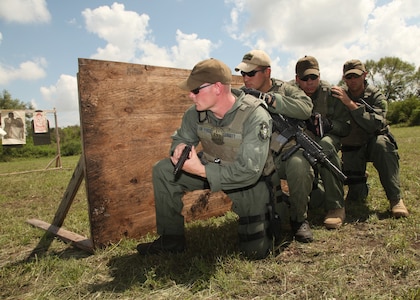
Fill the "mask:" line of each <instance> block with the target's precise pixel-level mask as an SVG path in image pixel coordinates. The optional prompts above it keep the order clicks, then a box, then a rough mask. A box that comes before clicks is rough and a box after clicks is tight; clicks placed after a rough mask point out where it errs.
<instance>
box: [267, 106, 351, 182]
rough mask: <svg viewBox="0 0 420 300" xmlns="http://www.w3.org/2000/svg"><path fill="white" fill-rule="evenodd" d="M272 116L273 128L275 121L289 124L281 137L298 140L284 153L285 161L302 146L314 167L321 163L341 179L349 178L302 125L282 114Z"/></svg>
mask: <svg viewBox="0 0 420 300" xmlns="http://www.w3.org/2000/svg"><path fill="white" fill-rule="evenodd" d="M272 118H273V128H275V127H276V126H277V125H276V124H275V123H279V122H280V123H283V125H280V126H284V125H286V126H287V129H286V130H283V131H282V132H280V135H279V137H282V138H283V139H287V140H288V141H290V140H291V139H292V138H294V139H295V141H296V145H294V146H293V147H292V148H291V149H290V150H288V151H287V152H286V153H283V154H282V156H281V160H283V161H285V160H287V159H289V158H290V157H291V156H292V155H293V154H294V153H295V152H296V151H297V150H299V149H300V148H302V149H303V150H304V151H303V156H304V157H305V158H306V160H307V161H308V162H309V163H310V164H311V166H312V167H314V166H315V165H316V164H318V163H320V164H321V165H323V166H325V167H327V168H328V169H329V170H330V171H331V172H333V174H334V175H336V176H337V177H338V179H340V180H341V181H343V182H344V181H345V180H346V179H347V176H346V175H344V173H343V172H341V170H340V169H339V168H338V167H337V166H336V165H334V164H333V163H332V162H331V161H330V160H329V159H328V156H327V154H325V153H324V151H322V147H321V145H320V144H318V143H317V142H316V141H314V140H313V139H312V138H311V137H310V136H308V135H307V134H306V133H305V132H304V131H303V130H302V129H301V128H300V127H298V126H293V125H291V124H289V122H288V121H287V120H286V119H285V118H284V116H282V115H281V114H272ZM274 120H275V121H274ZM280 128H282V127H280Z"/></svg>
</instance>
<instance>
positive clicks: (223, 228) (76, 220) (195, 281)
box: [0, 127, 420, 300]
mask: <svg viewBox="0 0 420 300" xmlns="http://www.w3.org/2000/svg"><path fill="white" fill-rule="evenodd" d="M393 133H394V134H395V136H396V137H397V139H398V142H399V145H400V156H401V161H400V163H401V186H402V192H403V195H404V202H405V203H406V205H407V207H408V208H409V210H410V214H411V215H410V217H409V218H407V219H393V218H391V217H390V214H389V211H388V210H389V203H388V202H387V201H386V198H385V194H384V192H383V189H382V187H381V186H380V183H379V179H378V177H377V174H376V171H375V170H374V169H373V167H372V166H371V165H369V167H368V171H369V174H370V176H369V184H370V193H369V197H368V199H367V201H366V203H346V215H347V218H346V222H345V224H344V225H343V226H342V227H341V228H340V229H338V230H326V229H325V228H324V227H323V225H322V220H323V213H324V212H323V211H322V210H317V209H313V210H311V211H310V214H309V217H310V222H311V226H312V228H313V232H314V236H315V241H314V242H313V243H310V244H300V243H296V242H292V243H290V244H289V245H287V246H285V247H284V248H282V249H281V251H280V252H278V253H273V254H272V255H270V256H269V257H268V258H266V259H264V260H260V261H248V260H246V259H243V258H242V257H241V256H240V255H239V254H238V251H237V237H236V229H237V219H236V215H235V214H233V213H230V212H229V213H227V214H226V215H225V216H223V217H220V218H211V219H209V220H205V221H195V222H192V223H189V224H187V225H186V235H187V243H188V249H187V251H186V252H185V253H181V254H176V255H169V254H162V255H157V256H149V257H140V256H139V255H138V254H137V253H136V250H135V247H136V245H137V243H139V242H146V241H151V240H153V239H154V238H155V235H154V234H153V233H150V234H149V235H147V236H145V237H143V238H142V239H141V240H140V241H139V240H132V239H124V240H121V241H120V242H119V243H117V244H114V245H111V246H109V247H107V248H105V249H99V250H97V251H96V253H95V254H94V255H89V254H88V253H86V252H83V251H81V250H79V249H76V248H73V247H71V246H69V245H67V244H65V243H63V242H62V241H59V240H57V239H54V240H53V241H52V242H51V244H50V245H49V248H48V251H46V252H45V253H43V254H42V255H35V256H34V257H33V258H32V259H28V256H29V254H31V252H32V251H33V250H34V248H35V247H36V246H37V245H38V243H39V242H40V240H41V238H42V237H43V236H44V232H42V231H41V230H40V229H38V228H33V227H31V226H30V225H28V224H27V223H26V222H25V221H26V219H28V218H38V219H41V220H51V219H52V218H53V216H54V214H55V212H56V210H57V207H58V205H59V200H60V199H61V198H62V195H63V193H64V191H65V190H66V188H67V184H68V182H69V179H70V178H71V176H72V173H73V170H74V168H75V166H76V164H77V161H78V157H64V158H62V164H63V166H64V169H62V170H54V171H45V172H36V173H24V174H19V175H13V176H1V177H0V181H1V193H0V205H1V207H2V209H1V211H0V233H1V234H0V244H1V248H0V285H1V286H0V287H1V289H0V298H2V299H413V300H414V299H420V284H419V278H420V271H419V270H420V255H419V253H420V240H419V236H420V211H419V206H418V203H419V195H420V184H419V171H418V165H419V162H420V127H413V128H393ZM47 163H48V160H47V159H46V160H43V159H39V160H31V161H12V162H7V163H0V170H1V171H0V172H1V173H7V172H12V171H16V170H22V171H23V170H27V169H28V168H29V169H41V168H42V167H44V166H45V165H47ZM28 166H30V167H28ZM87 212H88V209H87V199H86V194H85V192H84V191H83V189H80V190H79V192H78V193H77V195H76V197H75V200H74V201H73V204H72V206H71V209H70V211H69V213H68V216H67V218H66V220H65V223H64V226H65V227H66V228H68V229H70V230H72V231H74V232H76V233H78V234H81V235H85V236H89V234H90V229H89V218H88V213H87Z"/></svg>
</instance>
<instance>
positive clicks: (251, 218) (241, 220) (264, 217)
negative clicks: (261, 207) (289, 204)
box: [239, 213, 270, 225]
mask: <svg viewBox="0 0 420 300" xmlns="http://www.w3.org/2000/svg"><path fill="white" fill-rule="evenodd" d="M269 219H270V216H269V215H268V213H265V214H262V215H256V216H245V217H240V218H239V225H247V224H252V223H256V222H261V221H265V220H269Z"/></svg>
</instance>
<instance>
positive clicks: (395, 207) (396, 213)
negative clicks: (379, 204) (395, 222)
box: [389, 199, 409, 218]
mask: <svg viewBox="0 0 420 300" xmlns="http://www.w3.org/2000/svg"><path fill="white" fill-rule="evenodd" d="M389 202H390V205H391V213H392V216H393V217H394V218H401V217H404V218H405V217H408V215H409V213H408V210H407V208H406V207H405V205H404V202H403V201H402V199H399V200H395V201H389Z"/></svg>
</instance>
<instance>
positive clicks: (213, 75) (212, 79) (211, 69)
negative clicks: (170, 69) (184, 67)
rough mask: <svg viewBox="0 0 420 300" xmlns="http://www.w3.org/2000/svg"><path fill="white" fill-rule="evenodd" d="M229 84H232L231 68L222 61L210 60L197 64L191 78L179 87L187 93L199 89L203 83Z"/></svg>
mask: <svg viewBox="0 0 420 300" xmlns="http://www.w3.org/2000/svg"><path fill="white" fill-rule="evenodd" d="M216 82H221V83H223V84H229V83H231V82H232V72H231V70H230V68H229V67H228V66H227V65H226V64H225V63H223V62H221V61H220V60H217V59H215V58H209V59H206V60H203V61H200V62H199V63H197V64H196V65H195V66H194V68H193V69H192V71H191V73H190V76H188V78H187V79H186V80H184V81H183V82H181V83H180V84H179V85H178V86H179V87H180V88H181V89H183V90H187V91H191V90H193V89H196V88H198V87H199V86H200V85H202V84H203V83H216Z"/></svg>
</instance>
